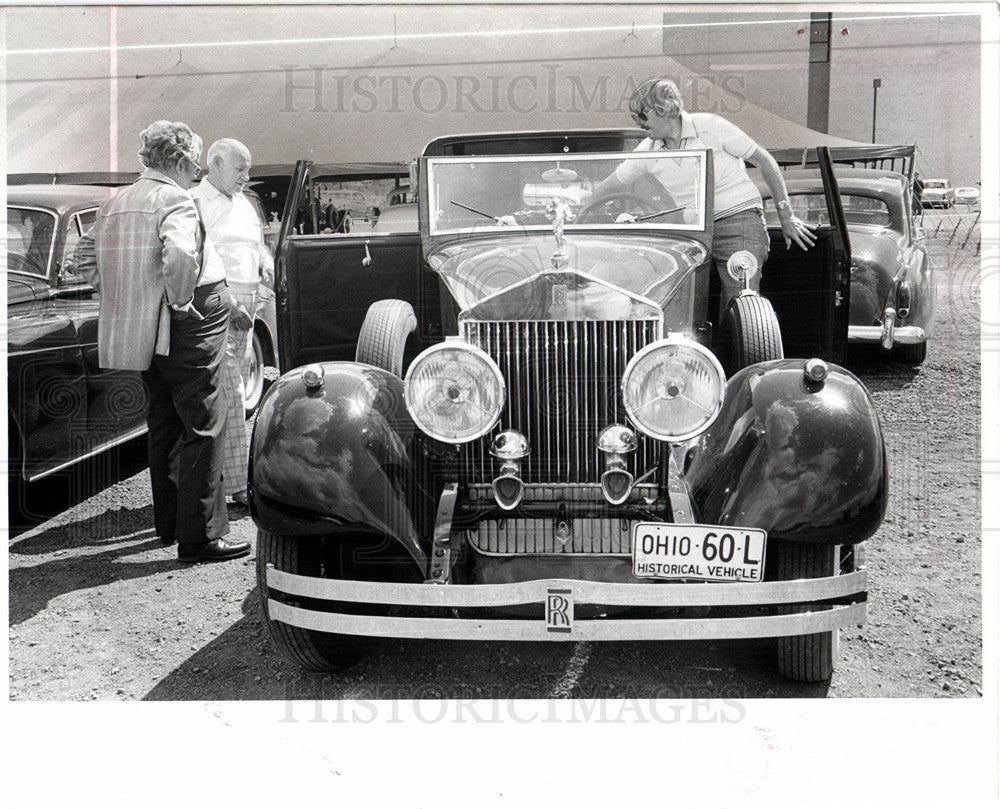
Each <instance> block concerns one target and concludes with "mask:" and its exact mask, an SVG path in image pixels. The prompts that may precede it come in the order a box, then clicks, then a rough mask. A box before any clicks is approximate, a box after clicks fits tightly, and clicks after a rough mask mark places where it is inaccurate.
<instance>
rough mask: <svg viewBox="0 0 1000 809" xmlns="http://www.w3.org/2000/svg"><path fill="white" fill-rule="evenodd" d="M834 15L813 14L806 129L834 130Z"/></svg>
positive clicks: (810, 27)
mask: <svg viewBox="0 0 1000 809" xmlns="http://www.w3.org/2000/svg"><path fill="white" fill-rule="evenodd" d="M832 20H833V15H832V14H810V15H809V97H808V100H807V107H806V126H808V127H809V128H810V129H815V130H816V131H817V132H829V131H830V127H829V124H830V26H831V23H832Z"/></svg>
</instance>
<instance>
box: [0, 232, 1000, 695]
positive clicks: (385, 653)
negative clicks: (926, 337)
mask: <svg viewBox="0 0 1000 809" xmlns="http://www.w3.org/2000/svg"><path fill="white" fill-rule="evenodd" d="M969 220H971V217H967V218H966V222H968V221H969ZM939 221H940V222H942V227H941V228H938V229H937V233H936V235H935V229H936V226H937V224H938V222H939ZM953 222H954V220H953V219H951V218H949V217H946V216H942V215H940V214H933V213H929V214H928V216H927V221H926V222H925V224H926V226H927V230H928V236H929V239H928V241H929V245H930V247H931V249H932V254H933V257H934V262H935V268H936V277H937V279H938V283H939V304H938V326H937V333H936V335H935V337H934V338H933V341H932V344H931V348H930V350H929V352H928V358H927V361H926V363H925V364H924V365H923V366H922V367H921V368H920V369H919V370H913V369H910V368H908V367H906V366H901V365H898V364H885V363H881V362H877V361H873V358H872V357H870V356H865V355H863V354H859V355H857V356H852V358H851V361H850V363H849V365H851V367H852V368H853V369H854V370H855V371H856V372H857V373H858V374H859V376H860V377H861V378H862V379H863V381H864V382H865V384H867V385H868V387H869V388H870V390H871V391H872V395H873V397H874V398H875V401H876V404H877V406H878V410H879V413H880V416H881V418H882V420H883V427H884V429H885V433H886V439H887V443H888V447H889V453H890V464H891V503H890V513H889V515H888V518H887V519H886V522H885V526H884V527H883V529H882V530H881V531H880V532H879V534H878V535H877V536H876V537H875V539H874V540H872V541H870V542H868V543H867V559H868V566H869V571H870V580H869V590H870V594H869V599H870V600H869V604H868V621H867V623H866V624H865V625H864V626H863V628H861V629H849V630H847V631H844V632H843V633H842V640H841V658H840V664H839V667H838V669H837V671H836V672H835V673H834V677H833V679H832V681H831V682H830V683H829V684H822V685H818V686H804V685H799V684H794V683H788V682H786V681H783V680H781V679H780V678H778V677H777V675H776V674H775V673H774V672H773V665H772V664H773V661H772V656H773V652H772V649H771V645H770V643H769V642H768V641H749V642H727V643H716V644H705V643H674V644H646V645H643V644H628V643H620V644H618V643H616V644H605V645H601V644H594V645H591V644H552V645H517V644H490V645H488V646H487V645H484V644H470V643H451V644H449V643H417V642H412V643H411V642H405V643H403V642H391V643H383V644H379V645H377V646H376V648H375V649H373V653H372V655H371V657H370V658H368V659H366V660H365V661H362V663H360V664H359V665H358V666H356V667H355V668H353V669H351V670H349V671H347V672H344V673H341V674H336V675H315V674H308V673H304V672H302V671H301V670H299V669H297V668H296V667H295V666H294V665H292V664H290V663H289V662H287V661H286V660H285V659H284V658H283V657H282V656H281V655H280V654H279V653H278V651H277V650H276V649H275V648H274V647H273V646H272V645H271V642H270V640H269V638H268V636H267V631H266V627H265V626H264V624H263V623H262V618H261V611H260V606H259V598H258V593H257V588H256V580H255V568H254V557H253V556H252V555H251V556H250V557H248V558H246V559H242V560H238V561H231V562H225V563H220V564H201V565H195V566H188V565H181V564H179V563H178V562H177V561H176V558H175V551H174V550H173V549H164V548H163V547H161V546H160V545H159V543H158V541H157V539H156V538H155V536H154V535H153V531H152V529H151V525H152V509H151V506H150V499H149V481H148V474H147V473H146V472H145V471H141V467H142V463H143V461H142V446H141V442H140V443H139V444H138V445H136V444H133V445H130V446H129V447H128V448H126V449H125V450H123V451H122V452H120V453H109V456H110V458H105V459H102V461H101V463H103V464H104V467H105V468H104V469H101V470H98V471H94V472H87V475H86V479H85V481H84V483H83V488H82V489H81V484H80V483H79V482H78V481H76V482H69V483H68V482H66V481H56V482H54V483H52V484H50V486H49V488H48V489H46V490H44V491H43V492H42V493H41V494H39V493H37V492H36V493H35V494H34V495H33V496H34V497H35V498H36V499H37V500H39V501H41V502H44V503H46V505H45V506H44V507H43V509H42V510H43V513H45V514H47V515H48V516H46V517H44V518H43V519H41V520H40V521H36V524H34V525H31V526H30V527H28V528H27V529H26V530H21V529H17V530H16V531H15V532H14V534H13V535H12V537H11V539H10V546H9V557H8V558H9V567H10V571H9V575H10V578H9V582H10V697H11V699H12V700H203V699H254V700H258V699H282V698H285V697H289V696H292V697H308V698H313V697H321V698H326V699H338V698H345V697H347V698H358V699H370V698H388V697H399V698H402V697H410V696H415V697H421V696H444V697H476V696H480V697H481V696H494V697H496V696H515V697H545V696H573V697H653V696H675V697H683V696H697V697H707V696H722V697H733V696H741V697H770V696H823V695H828V696H836V697H862V696H864V697H876V696H881V697H976V696H981V694H982V683H983V679H982V676H983V673H982V651H981V635H982V630H981V620H982V609H981V543H980V504H981V500H980V468H981V467H980V343H979V336H978V333H977V329H976V324H978V323H979V274H980V269H979V256H978V253H977V251H976V250H975V247H976V244H977V242H978V232H976V233H974V234H973V235H972V238H971V239H970V240H969V241H968V242H967V244H966V246H965V247H964V248H963V247H962V246H961V244H962V241H963V240H964V236H965V234H966V232H967V229H968V225H966V228H965V230H960V232H959V234H958V238H957V239H952V244H950V245H949V244H948V241H949V235H950V234H951V228H952V224H953ZM67 492H68V494H67ZM67 498H68V501H69V502H68V503H67V502H66V501H67ZM53 504H54V505H53ZM230 508H231V510H230V519H231V530H232V534H231V536H232V537H233V538H235V539H247V540H255V528H254V526H253V523H252V521H251V519H250V517H249V515H248V513H247V511H246V509H244V508H242V507H238V506H231V507H230ZM993 572H994V571H991V573H993ZM664 689H666V691H664Z"/></svg>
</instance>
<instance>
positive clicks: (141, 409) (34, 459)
mask: <svg viewBox="0 0 1000 809" xmlns="http://www.w3.org/2000/svg"><path fill="white" fill-rule="evenodd" d="M112 191H113V189H110V188H105V187H100V186H84V185H21V186H9V187H8V188H7V351H8V353H7V386H8V387H7V428H8V447H9V456H8V457H9V459H10V475H11V477H12V479H17V480H20V481H24V482H30V481H35V480H38V479H40V478H43V477H45V476H47V475H50V474H52V473H53V472H56V471H58V470H60V469H63V468H65V467H67V466H70V465H71V464H73V463H75V462H77V461H79V460H81V459H83V458H86V457H88V456H90V455H94V454H96V453H98V452H101V451H103V450H105V449H108V448H110V447H113V446H115V445H117V444H120V443H122V442H124V441H127V440H129V439H131V438H134V437H136V436H139V435H142V434H143V433H144V432H145V431H146V421H145V414H146V389H145V386H144V385H143V383H142V380H141V379H140V378H139V374H138V373H135V372H125V371H108V370H105V369H102V368H100V367H99V365H98V362H97V316H98V309H99V305H100V304H99V299H98V295H97V293H96V292H95V290H94V288H93V287H92V286H91V285H90V284H89V283H87V282H86V281H85V280H84V279H83V278H82V277H80V276H79V275H77V274H76V273H75V272H74V270H73V261H72V254H73V249H74V248H75V246H76V243H77V241H78V240H79V238H80V236H81V235H82V234H83V233H84V232H85V231H86V230H87V229H89V228H90V226H91V225H92V224H93V223H94V219H95V217H96V214H97V209H98V207H99V206H100V205H101V203H102V202H104V200H105V199H107V198H108V196H109V195H110V194H111V193H112Z"/></svg>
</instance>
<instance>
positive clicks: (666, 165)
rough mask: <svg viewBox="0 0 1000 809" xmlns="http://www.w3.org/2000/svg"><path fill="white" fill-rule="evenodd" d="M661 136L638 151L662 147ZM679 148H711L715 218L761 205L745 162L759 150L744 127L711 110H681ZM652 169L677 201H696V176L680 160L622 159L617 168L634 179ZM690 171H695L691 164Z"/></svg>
mask: <svg viewBox="0 0 1000 809" xmlns="http://www.w3.org/2000/svg"><path fill="white" fill-rule="evenodd" d="M663 148H665V147H664V143H663V141H662V140H653V139H651V138H646V139H645V140H643V141H642V142H641V143H640V144H639V145H638V146H636V147H635V151H637V152H653V151H657V150H660V149H663ZM678 148H679V149H711V150H712V165H713V168H714V174H715V218H716V219H723V218H725V217H727V216H732V215H733V214H734V213H738V212H739V211H744V210H747V209H750V208H761V207H763V202H762V200H761V197H760V192H759V191H758V190H757V186H756V185H755V184H754V182H753V180H751V179H750V175H749V174H747V169H746V164H745V163H744V162H743V161H744V160H746V159H747V158H748V157H750V156H751V155H752V154H753V153H754V152H755V151H756V150H757V143H756V142H755V141H754V140H753V138H751V137H750V136H749V135H747V134H746V132H744V131H743V130H742V129H740V128H739V127H738V126H736V125H735V124H733V123H730V122H729V121H727V120H726V119H725V118H722V117H721V116H718V115H714V114H712V113H710V112H691V113H689V112H683V111H682V112H681V141H680V145H679V146H678ZM644 171H649V172H650V173H651V174H652V175H653V176H654V177H656V179H657V180H658V181H659V182H660V184H661V185H662V186H663V187H664V188H665V189H667V191H668V192H670V194H671V196H672V197H673V198H674V201H675V202H676V203H677V204H678V205H685V204H687V203H689V202H691V201H693V198H692V196H693V195H692V193H691V189H693V188H695V178H694V176H693V175H692V176H691V177H686V176H685V173H684V170H683V168H682V167H681V164H680V163H679V161H675V160H670V159H669V158H665V159H664V160H657V161H655V162H654V164H653V166H652V167H648V168H647V167H646V166H645V165H640V164H638V163H636V162H628V163H623V164H622V165H620V166H619V167H618V168H617V169H616V170H615V176H616V177H617V178H618V181H619V182H621V183H624V184H627V183H631V182H634V181H635V180H636V179H638V177H639V175H640V174H642V173H643V172H644ZM691 171H694V169H693V168H692V169H691Z"/></svg>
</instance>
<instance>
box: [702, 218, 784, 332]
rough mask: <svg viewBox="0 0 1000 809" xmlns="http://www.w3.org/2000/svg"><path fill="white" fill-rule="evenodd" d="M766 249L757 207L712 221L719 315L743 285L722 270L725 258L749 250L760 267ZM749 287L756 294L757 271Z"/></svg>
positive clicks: (758, 274)
mask: <svg viewBox="0 0 1000 809" xmlns="http://www.w3.org/2000/svg"><path fill="white" fill-rule="evenodd" d="M770 248H771V241H770V239H769V238H768V235H767V227H766V226H765V224H764V214H763V212H762V211H761V209H760V208H751V209H749V210H746V211H739V212H737V213H734V214H733V215H732V216H727V217H725V218H724V219H716V220H715V223H714V225H713V227H712V260H713V261H714V262H715V271H716V273H718V275H719V280H720V281H721V282H722V294H721V296H720V298H719V313H720V314H721V313H722V312H723V311H725V308H726V306H727V305H728V304H729V300H730V299H731V298H732V297H734V296H735V295H737V294H739V292H740V291H741V290H743V288H744V286H743V284H742V283H740V282H738V281H734V280H733V279H732V277H731V276H730V275H729V272H728V271H727V270H726V262H727V261H728V260H729V257H730V256H731V255H732V254H733V253H735V252H737V251H739V250H749V251H750V252H751V253H753V254H754V256H756V258H757V263H758V266H759V267H760V268H763V267H764V262H765V261H767V254H768V251H769V250H770ZM750 286H751V288H753V289H755V290H757V291H758V292H759V291H760V270H758V271H757V274H756V275H755V276H754V277H753V279H751V281H750Z"/></svg>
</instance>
